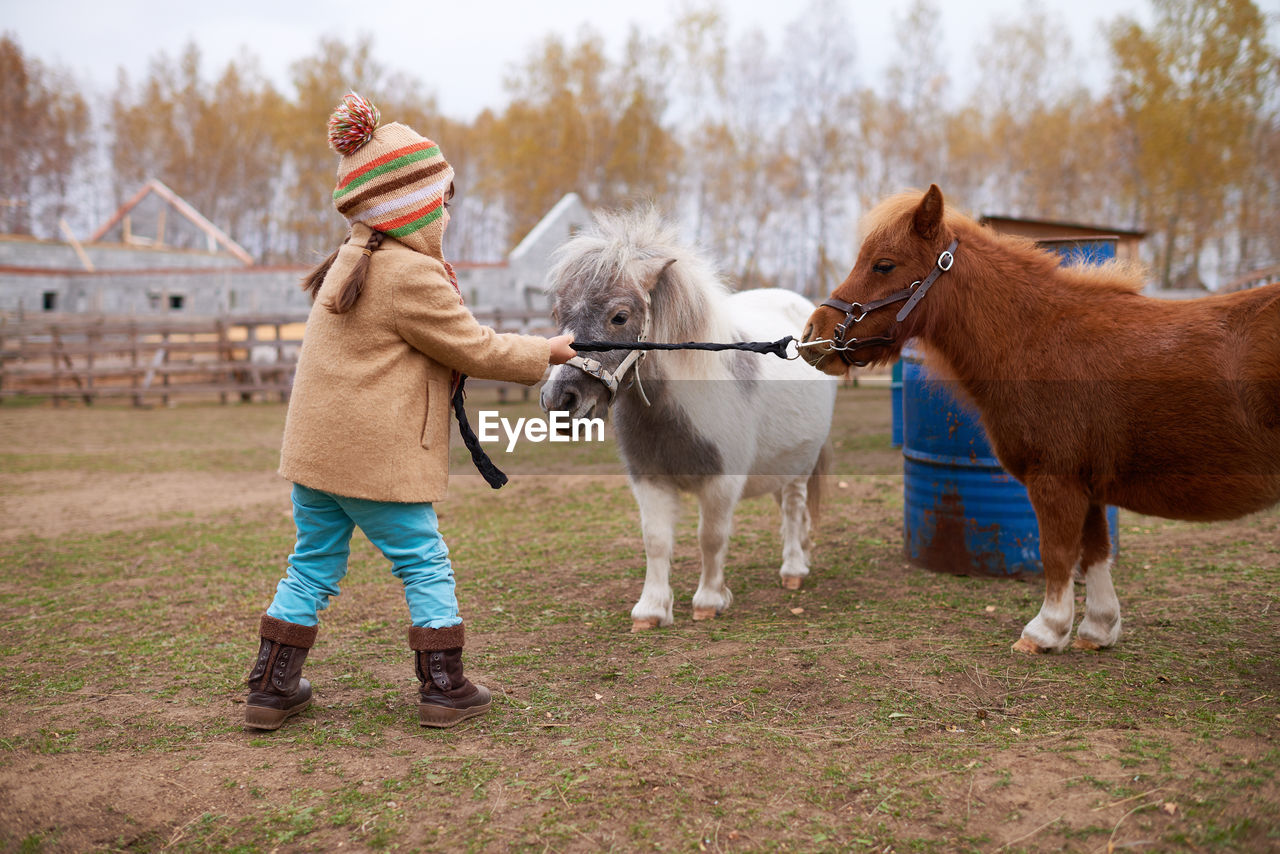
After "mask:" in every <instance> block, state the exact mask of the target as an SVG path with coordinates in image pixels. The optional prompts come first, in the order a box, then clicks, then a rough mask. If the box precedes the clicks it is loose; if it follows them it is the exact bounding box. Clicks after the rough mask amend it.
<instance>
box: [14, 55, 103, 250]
mask: <svg viewBox="0 0 1280 854" xmlns="http://www.w3.org/2000/svg"><path fill="white" fill-rule="evenodd" d="M0 80H3V81H4V85H3V86H0V139H3V140H4V141H5V144H4V145H3V146H0V232H8V233H16V234H38V235H41V236H46V237H51V236H53V235H54V234H56V233H57V231H58V222H59V220H60V219H61V218H62V217H63V216H65V215H66V214H67V213H68V212H69V211H70V210H71V209H72V208H73V207H74V203H73V201H72V199H73V190H74V182H75V180H76V178H77V174H78V172H77V170H78V168H79V167H80V165H81V164H82V163H83V161H84V159H85V156H86V155H87V154H88V153H89V143H90V139H91V136H90V132H89V108H88V105H87V103H86V102H85V99H84V96H83V95H81V94H80V91H79V89H78V87H77V86H76V85H75V83H74V82H73V81H72V80H71V78H70V77H69V76H68V75H67V74H66V73H64V72H60V71H57V70H55V69H51V68H48V67H46V66H45V65H44V64H42V63H40V62H39V61H37V60H35V59H33V58H31V57H29V56H27V55H26V54H25V53H24V52H23V50H22V48H21V46H19V44H18V42H17V41H16V39H15V38H13V37H12V36H10V35H7V34H6V35H3V36H0Z"/></svg>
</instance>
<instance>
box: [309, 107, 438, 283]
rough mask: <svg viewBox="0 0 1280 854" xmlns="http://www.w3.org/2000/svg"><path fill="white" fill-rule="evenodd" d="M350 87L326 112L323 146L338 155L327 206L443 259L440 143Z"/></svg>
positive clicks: (353, 221)
mask: <svg viewBox="0 0 1280 854" xmlns="http://www.w3.org/2000/svg"><path fill="white" fill-rule="evenodd" d="M379 118H380V114H379V113H378V108H377V107H375V106H373V104H371V103H369V102H368V101H366V100H365V99H364V98H361V97H360V96H359V95H357V94H355V93H354V92H352V93H351V94H349V95H347V96H346V97H344V98H343V99H342V103H341V104H339V105H338V107H337V109H336V110H334V112H333V115H332V116H330V117H329V147H330V148H332V149H333V150H334V151H336V152H338V153H339V154H341V155H342V160H340V161H339V162H338V185H337V187H336V188H335V189H334V191H333V205H334V207H336V208H337V209H338V213H340V214H342V215H343V216H344V217H346V218H347V222H350V223H353V224H354V223H357V222H363V223H364V224H365V225H367V226H369V227H370V228H373V229H376V230H378V231H381V232H384V233H385V234H389V235H391V236H392V237H394V238H395V239H396V240H399V241H400V242H401V243H404V244H406V245H408V246H409V247H411V248H413V249H416V250H417V251H419V252H423V253H425V254H427V255H432V256H434V257H436V258H440V259H442V260H443V258H444V249H443V245H442V244H443V238H444V227H445V223H446V222H447V221H448V220H447V216H448V215H447V214H446V213H445V212H444V204H443V203H444V194H445V192H446V191H448V189H449V185H450V184H451V183H452V182H453V167H451V166H450V165H449V163H448V162H447V161H446V160H445V159H444V155H443V154H442V153H441V152H440V146H438V145H436V144H435V143H434V142H432V141H431V140H429V139H427V138H425V137H422V136H419V135H418V134H417V133H416V132H415V131H414V130H413V129H412V128H410V127H407V126H405V125H402V124H399V123H396V122H393V123H391V124H388V125H382V126H381V127H379V125H378V121H379Z"/></svg>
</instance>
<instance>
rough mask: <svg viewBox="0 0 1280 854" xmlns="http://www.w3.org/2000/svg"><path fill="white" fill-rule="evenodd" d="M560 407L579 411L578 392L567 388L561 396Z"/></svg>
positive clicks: (569, 410) (565, 409) (570, 410)
mask: <svg viewBox="0 0 1280 854" xmlns="http://www.w3.org/2000/svg"><path fill="white" fill-rule="evenodd" d="M560 408H561V409H562V410H563V411H565V412H577V411H578V393H577V392H576V391H574V390H573V389H565V391H564V394H563V395H561V396H560Z"/></svg>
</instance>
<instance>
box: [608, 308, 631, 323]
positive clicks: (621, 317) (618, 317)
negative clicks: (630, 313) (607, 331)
mask: <svg viewBox="0 0 1280 854" xmlns="http://www.w3.org/2000/svg"><path fill="white" fill-rule="evenodd" d="M609 322H610V323H612V324H613V325H614V326H622V325H623V324H625V323H626V322H627V313H626V312H625V311H620V312H618V313H617V314H615V315H614V316H613V317H612V318H611V319H610V320H609Z"/></svg>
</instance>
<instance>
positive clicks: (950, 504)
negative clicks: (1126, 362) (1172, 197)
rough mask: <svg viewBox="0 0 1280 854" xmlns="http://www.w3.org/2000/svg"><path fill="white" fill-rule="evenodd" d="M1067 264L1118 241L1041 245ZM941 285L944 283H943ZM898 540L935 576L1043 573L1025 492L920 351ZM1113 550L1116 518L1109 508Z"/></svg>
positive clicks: (912, 381)
mask: <svg viewBox="0 0 1280 854" xmlns="http://www.w3.org/2000/svg"><path fill="white" fill-rule="evenodd" d="M1043 245H1045V247H1046V248H1049V249H1053V250H1054V251H1056V252H1058V253H1059V254H1060V255H1062V256H1063V262H1064V263H1076V262H1079V261H1084V262H1086V263H1097V262H1098V261H1101V260H1107V259H1109V258H1114V257H1115V241H1114V240H1113V239H1111V240H1107V239H1103V240H1084V241H1082V240H1072V241H1063V242H1059V241H1044V244H1043ZM940 284H941V283H940ZM902 364H903V369H902V459H903V475H904V476H903V539H904V548H905V551H906V557H907V560H908V561H910V562H911V563H913V564H916V565H917V566H921V567H924V568H925V569H929V570H933V571H934V572H949V573H956V574H960V575H989V576H998V577H1016V576H1026V575H1034V574H1039V573H1040V572H1042V570H1043V567H1042V565H1041V563H1040V531H1039V527H1038V526H1037V524H1036V515H1035V510H1034V509H1033V508H1032V507H1031V501H1030V499H1028V498H1027V491H1026V489H1025V488H1024V487H1023V486H1022V484H1021V483H1019V482H1018V481H1017V480H1015V479H1014V478H1013V476H1012V475H1010V474H1008V473H1007V472H1005V471H1004V469H1002V468H1001V467H1000V462H999V461H998V460H997V459H996V456H995V453H994V451H992V449H991V443H990V442H989V441H988V440H987V436H986V432H985V431H984V430H983V429H982V425H981V424H980V423H979V421H978V415H977V413H976V412H975V411H973V410H972V409H970V408H969V407H966V406H963V405H961V404H960V403H959V402H958V401H957V399H956V397H955V396H954V395H953V394H952V392H951V389H950V388H949V385H950V384H949V383H947V382H941V381H937V380H934V379H932V378H931V377H930V375H929V373H928V371H927V369H926V368H925V366H924V359H923V354H922V353H921V352H920V351H919V350H917V349H916V348H914V347H913V346H911V344H910V343H908V344H907V346H906V347H904V348H903V352H902ZM1107 523H1108V526H1109V527H1110V529H1111V543H1112V549H1113V550H1116V549H1118V542H1119V540H1118V530H1117V529H1118V525H1119V513H1118V511H1117V510H1116V508H1114V507H1108V508H1107Z"/></svg>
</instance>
